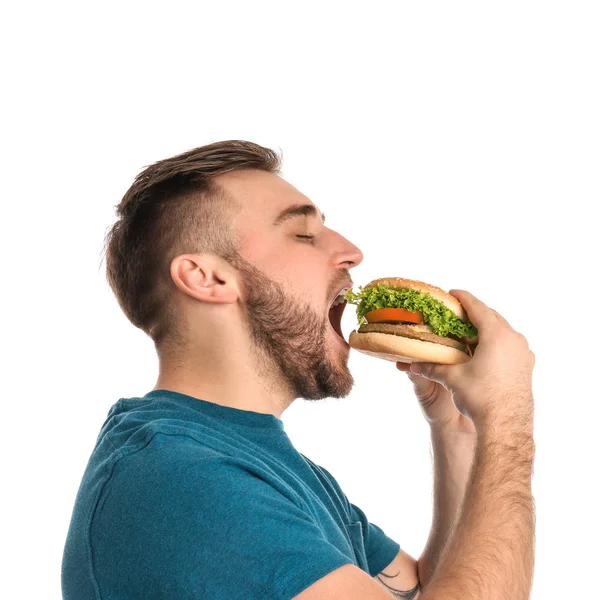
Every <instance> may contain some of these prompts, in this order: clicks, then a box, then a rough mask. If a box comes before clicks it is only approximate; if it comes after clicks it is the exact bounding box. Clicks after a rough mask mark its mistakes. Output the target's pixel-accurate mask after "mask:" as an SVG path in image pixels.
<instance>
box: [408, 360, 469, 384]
mask: <svg viewBox="0 0 600 600" xmlns="http://www.w3.org/2000/svg"><path fill="white" fill-rule="evenodd" d="M458 366H459V365H440V364H437V363H428V362H420V363H413V364H412V365H411V366H410V371H411V373H415V374H417V375H420V376H421V377H424V378H425V379H429V380H431V381H436V382H437V383H439V384H441V385H443V386H444V387H445V388H446V389H448V386H452V380H453V379H454V375H455V373H453V369H454V371H455V370H456V368H457V367H458Z"/></svg>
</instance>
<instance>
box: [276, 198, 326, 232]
mask: <svg viewBox="0 0 600 600" xmlns="http://www.w3.org/2000/svg"><path fill="white" fill-rule="evenodd" d="M301 215H309V216H311V217H316V216H318V215H320V216H321V223H325V214H324V213H322V212H321V211H320V210H319V209H318V208H316V207H315V206H313V205H312V204H292V205H291V206H288V207H287V208H285V209H283V210H282V211H281V212H280V213H279V214H278V215H277V217H276V218H275V221H274V222H273V225H274V226H275V227H277V226H279V225H281V224H282V223H284V222H285V221H288V220H289V219H293V218H294V217H298V216H301Z"/></svg>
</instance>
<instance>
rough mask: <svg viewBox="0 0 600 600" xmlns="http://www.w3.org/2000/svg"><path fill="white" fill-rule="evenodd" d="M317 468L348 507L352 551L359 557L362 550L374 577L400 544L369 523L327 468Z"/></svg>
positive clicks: (389, 561)
mask: <svg viewBox="0 0 600 600" xmlns="http://www.w3.org/2000/svg"><path fill="white" fill-rule="evenodd" d="M313 464H314V463H313ZM319 468H320V469H321V470H322V471H323V472H324V473H325V474H326V476H327V478H328V479H329V481H330V482H331V485H332V486H333V488H334V489H335V491H336V493H337V494H338V495H339V496H340V498H341V499H342V501H343V502H344V503H345V504H346V506H347V507H348V509H349V511H350V519H351V524H350V526H349V528H348V529H349V533H350V537H351V539H352V544H353V547H354V552H355V553H356V554H357V557H359V558H360V556H361V554H362V553H363V552H364V556H365V560H366V568H365V570H366V571H367V572H368V573H369V574H370V575H371V576H372V577H375V576H376V575H378V574H379V573H381V571H383V570H384V569H385V568H386V567H387V566H388V565H389V564H390V563H391V562H392V561H393V560H394V558H395V557H396V555H397V554H398V552H400V544H399V543H398V542H396V541H395V540H393V539H392V538H390V537H389V536H387V535H386V534H385V532H384V531H383V529H381V527H378V526H377V525H375V523H371V522H370V521H369V519H368V518H367V515H366V514H365V513H364V512H363V511H362V510H361V509H360V508H359V507H358V506H356V505H355V504H352V503H351V502H350V501H349V500H348V498H347V496H346V494H344V492H343V490H342V488H341V486H340V484H339V483H338V482H337V480H336V479H335V477H334V476H333V475H332V474H331V473H330V472H329V471H328V470H327V469H325V468H324V467H321V466H319ZM359 524H360V525H359Z"/></svg>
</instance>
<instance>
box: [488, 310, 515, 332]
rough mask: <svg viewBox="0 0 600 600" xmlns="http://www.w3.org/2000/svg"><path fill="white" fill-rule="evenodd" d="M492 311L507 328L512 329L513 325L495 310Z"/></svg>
mask: <svg viewBox="0 0 600 600" xmlns="http://www.w3.org/2000/svg"><path fill="white" fill-rule="evenodd" d="M491 311H492V312H493V313H494V314H495V315H496V317H498V320H499V321H501V322H502V323H504V324H505V325H506V326H507V327H510V328H511V329H512V327H511V324H510V323H509V322H508V321H507V320H506V319H505V318H504V317H503V316H502V315H501V314H500V313H499V312H498V311H497V310H494V309H493V308H492V309H491Z"/></svg>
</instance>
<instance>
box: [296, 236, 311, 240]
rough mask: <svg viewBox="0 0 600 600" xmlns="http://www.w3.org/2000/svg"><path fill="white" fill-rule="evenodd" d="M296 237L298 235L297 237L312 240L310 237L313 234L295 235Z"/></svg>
mask: <svg viewBox="0 0 600 600" xmlns="http://www.w3.org/2000/svg"><path fill="white" fill-rule="evenodd" d="M296 237H299V238H302V239H305V240H312V239H314V237H315V236H314V235H297V236H296Z"/></svg>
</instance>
